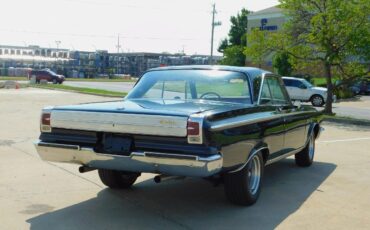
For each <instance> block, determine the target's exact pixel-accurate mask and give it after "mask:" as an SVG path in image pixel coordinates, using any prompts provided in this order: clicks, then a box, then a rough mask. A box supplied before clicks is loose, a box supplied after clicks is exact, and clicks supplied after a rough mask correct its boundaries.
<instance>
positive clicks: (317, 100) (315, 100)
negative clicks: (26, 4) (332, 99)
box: [311, 95, 325, 107]
mask: <svg viewBox="0 0 370 230" xmlns="http://www.w3.org/2000/svg"><path fill="white" fill-rule="evenodd" d="M311 104H312V105H313V106H316V107H321V106H323V105H324V104H325V102H324V98H323V97H322V96H320V95H313V96H312V97H311Z"/></svg>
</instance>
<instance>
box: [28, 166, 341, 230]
mask: <svg viewBox="0 0 370 230" xmlns="http://www.w3.org/2000/svg"><path fill="white" fill-rule="evenodd" d="M335 168H336V165H334V164H331V163H324V162H315V163H314V165H312V167H309V168H299V167H297V166H295V164H294V160H292V159H286V160H283V161H281V162H278V163H276V164H274V165H271V166H268V167H266V170H265V177H264V182H263V190H262V193H261V196H260V198H259V201H258V202H257V203H256V204H255V205H254V206H251V207H240V206H235V205H232V204H230V203H229V202H228V201H227V200H226V198H225V196H224V192H223V186H219V187H213V186H212V185H211V184H209V183H208V182H207V181H204V180H202V179H194V178H189V179H185V180H172V181H168V182H164V183H161V184H154V182H152V181H151V180H147V181H143V182H140V183H137V184H135V186H134V188H133V189H130V190H125V191H113V190H110V189H104V190H102V191H101V192H99V193H98V194H97V197H96V198H93V199H90V200H86V201H83V202H81V203H78V204H75V205H72V206H70V207H66V208H62V209H59V210H56V211H52V212H49V213H45V214H42V215H39V216H37V217H34V218H31V219H29V220H27V222H28V223H30V224H31V229H33V230H39V229H81V230H83V229H169V228H171V229H173V228H180V229H181V228H185V229H208V228H210V227H212V228H213V229H226V228H232V229H241V228H243V229H245V228H246V227H249V228H252V229H256V228H258V229H272V228H275V227H276V226H277V225H279V224H280V223H281V222H282V221H284V220H285V219H286V218H287V217H289V215H290V214H292V213H294V212H295V211H297V209H299V208H300V206H301V205H302V204H303V203H304V202H305V201H306V199H307V198H308V197H309V196H310V195H311V194H312V193H313V192H315V191H319V192H325V191H321V190H319V189H318V187H319V186H320V185H321V184H322V183H323V182H324V181H325V179H326V178H327V177H328V176H329V175H330V174H331V173H332V172H333V171H334V170H335Z"/></svg>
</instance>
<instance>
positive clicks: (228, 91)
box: [195, 77, 249, 99]
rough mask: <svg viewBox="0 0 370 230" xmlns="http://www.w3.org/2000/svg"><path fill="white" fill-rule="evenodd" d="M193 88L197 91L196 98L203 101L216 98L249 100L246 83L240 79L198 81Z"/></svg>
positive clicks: (243, 79)
mask: <svg viewBox="0 0 370 230" xmlns="http://www.w3.org/2000/svg"><path fill="white" fill-rule="evenodd" d="M195 87H196V91H197V98H201V97H202V98H203V99H208V98H211V97H218V96H220V97H222V98H228V97H233V98H237V97H240V98H249V87H248V81H247V80H246V79H245V78H242V77H240V78H232V79H220V80H216V79H211V80H209V81H199V82H197V83H196V85H195ZM208 96H209V97H208Z"/></svg>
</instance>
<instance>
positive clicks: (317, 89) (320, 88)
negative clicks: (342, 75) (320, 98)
mask: <svg viewBox="0 0 370 230" xmlns="http://www.w3.org/2000/svg"><path fill="white" fill-rule="evenodd" d="M311 89H312V90H315V91H320V92H326V91H328V89H327V88H324V87H316V86H315V87H312V88H311Z"/></svg>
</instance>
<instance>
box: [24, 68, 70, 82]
mask: <svg viewBox="0 0 370 230" xmlns="http://www.w3.org/2000/svg"><path fill="white" fill-rule="evenodd" d="M32 78H35V80H36V83H40V81H41V80H46V81H48V82H53V84H62V83H63V81H64V80H65V77H64V76H63V75H59V74H56V73H54V72H53V71H51V70H49V69H43V70H32V71H31V72H30V74H29V80H31V79H32Z"/></svg>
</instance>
